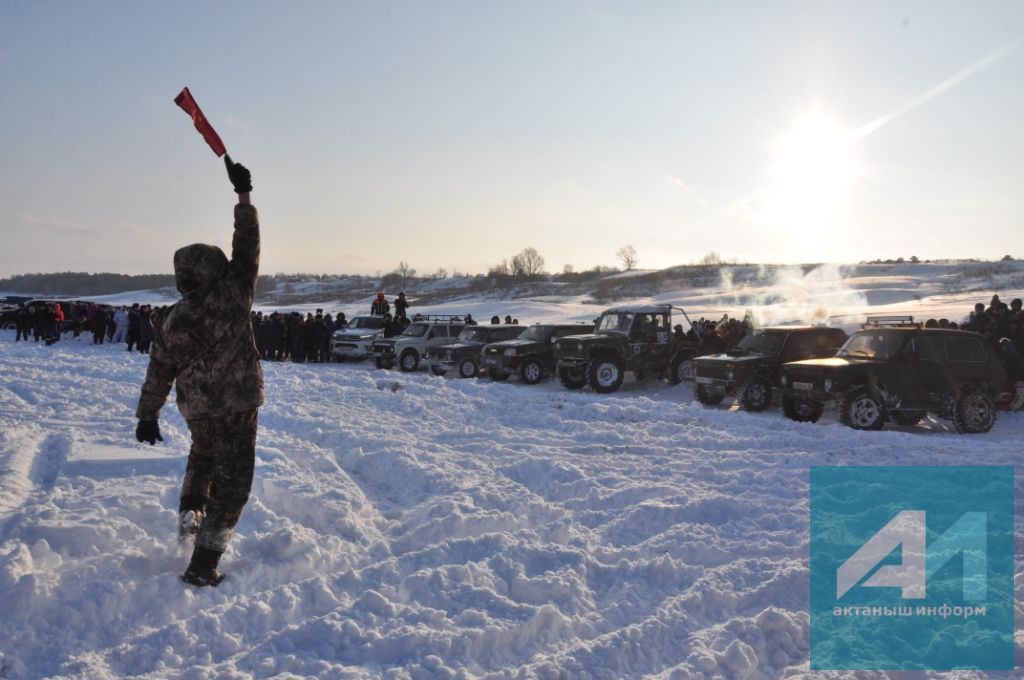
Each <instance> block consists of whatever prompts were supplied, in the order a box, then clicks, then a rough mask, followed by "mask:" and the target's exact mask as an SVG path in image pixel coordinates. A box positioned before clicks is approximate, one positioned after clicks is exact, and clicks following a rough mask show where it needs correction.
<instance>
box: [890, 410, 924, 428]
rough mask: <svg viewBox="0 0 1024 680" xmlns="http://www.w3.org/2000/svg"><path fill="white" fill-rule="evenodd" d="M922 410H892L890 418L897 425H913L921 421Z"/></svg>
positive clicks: (922, 416)
mask: <svg viewBox="0 0 1024 680" xmlns="http://www.w3.org/2000/svg"><path fill="white" fill-rule="evenodd" d="M924 415H925V412H924V411H893V413H892V419H893V422H895V423H896V424H897V425H903V426H904V427H913V426H914V425H917V424H918V423H919V422H921V419H922V418H924Z"/></svg>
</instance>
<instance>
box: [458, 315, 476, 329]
mask: <svg viewBox="0 0 1024 680" xmlns="http://www.w3.org/2000/svg"><path fill="white" fill-rule="evenodd" d="M462 321H463V323H465V324H466V325H467V326H476V325H478V324H477V322H476V319H474V318H473V315H472V314H467V315H466V318H464V319H463V320H462Z"/></svg>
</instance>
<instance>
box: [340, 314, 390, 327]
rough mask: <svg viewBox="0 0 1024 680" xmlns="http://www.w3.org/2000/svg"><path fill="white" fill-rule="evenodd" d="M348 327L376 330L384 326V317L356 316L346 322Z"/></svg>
mask: <svg viewBox="0 0 1024 680" xmlns="http://www.w3.org/2000/svg"><path fill="white" fill-rule="evenodd" d="M348 327H349V328H350V329H351V328H367V329H370V330H377V329H379V328H383V327H384V317H382V316H357V317H356V318H354V319H352V320H351V321H349V322H348Z"/></svg>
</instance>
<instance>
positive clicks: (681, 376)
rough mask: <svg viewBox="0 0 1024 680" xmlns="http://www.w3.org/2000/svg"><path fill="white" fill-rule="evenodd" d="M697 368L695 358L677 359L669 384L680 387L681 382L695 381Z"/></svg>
mask: <svg viewBox="0 0 1024 680" xmlns="http://www.w3.org/2000/svg"><path fill="white" fill-rule="evenodd" d="M694 371H695V367H694V365H693V357H692V356H689V355H685V356H681V357H677V358H676V359H675V361H673V362H672V372H671V373H670V374H669V382H671V383H672V384H673V385H678V384H679V383H681V382H684V381H686V382H689V381H691V380H693V377H694Z"/></svg>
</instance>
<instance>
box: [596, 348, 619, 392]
mask: <svg viewBox="0 0 1024 680" xmlns="http://www.w3.org/2000/svg"><path fill="white" fill-rule="evenodd" d="M623 373H624V370H623V367H622V361H620V360H619V359H617V358H615V357H604V358H601V359H598V360H597V361H594V362H591V364H590V370H589V372H588V375H587V382H589V383H590V386H591V387H592V388H594V391H595V392H600V393H602V394H607V393H609V392H614V391H615V390H617V389H619V387H620V386H621V385H622V374H623Z"/></svg>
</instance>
